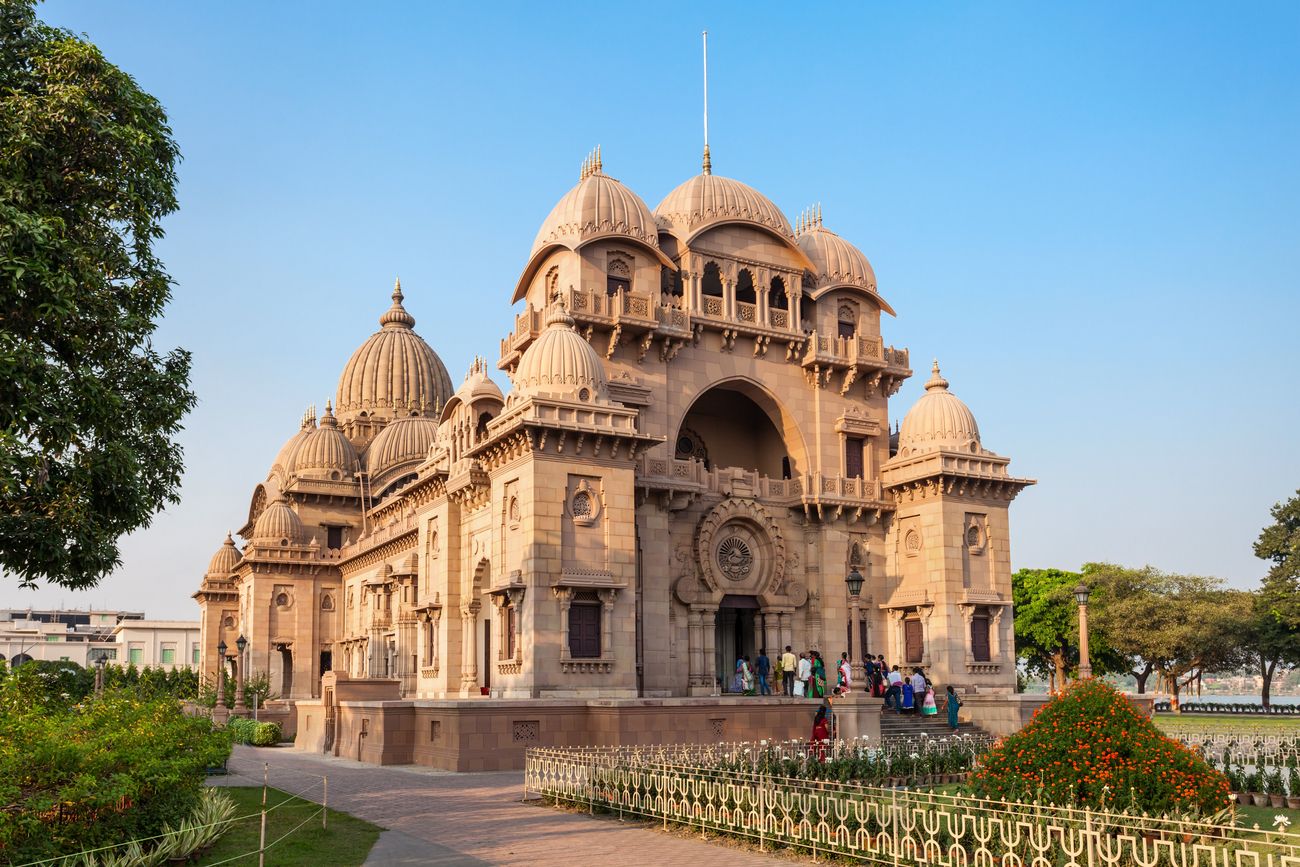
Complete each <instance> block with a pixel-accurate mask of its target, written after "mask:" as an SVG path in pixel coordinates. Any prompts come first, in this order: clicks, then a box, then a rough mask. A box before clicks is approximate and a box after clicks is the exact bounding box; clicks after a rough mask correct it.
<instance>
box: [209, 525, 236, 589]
mask: <svg viewBox="0 0 1300 867" xmlns="http://www.w3.org/2000/svg"><path fill="white" fill-rule="evenodd" d="M240 559H242V558H241V556H240V553H239V549H238V548H236V547H235V540H234V539H232V538H231V537H230V534H229V533H227V534H226V541H224V542H222V543H221V547H220V548H218V549H217V553H215V554H213V555H212V559H211V560H210V561H208V574H209V575H212V576H214V577H222V578H224V577H225V576H227V575H229V574H230V573H231V572H234V571H235V567H236V566H238V565H239V561H240Z"/></svg>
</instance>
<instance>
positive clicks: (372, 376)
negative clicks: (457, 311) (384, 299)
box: [335, 280, 451, 422]
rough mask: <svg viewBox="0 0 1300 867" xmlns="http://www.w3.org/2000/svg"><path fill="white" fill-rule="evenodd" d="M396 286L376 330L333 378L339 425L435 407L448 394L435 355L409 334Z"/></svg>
mask: <svg viewBox="0 0 1300 867" xmlns="http://www.w3.org/2000/svg"><path fill="white" fill-rule="evenodd" d="M404 297H405V296H403V295H402V282H401V281H400V280H399V281H397V285H396V287H395V288H394V289H393V305H392V307H390V308H389V309H388V310H387V311H386V312H385V313H384V314H383V315H382V316H380V317H379V325H380V329H379V331H376V332H375V333H374V334H372V335H370V337H369V338H367V340H366V342H365V343H363V344H361V346H360V347H359V348H358V349H357V351H356V352H354V353H352V357H351V358H350V359H349V360H348V363H347V366H346V367H344V368H343V375H342V376H340V377H339V387H338V394H337V400H336V401H335V407H336V409H337V410H338V414H339V420H340V421H344V422H346V421H349V420H351V419H352V418H355V417H356V416H357V415H359V414H361V413H363V412H364V413H369V414H370V415H374V414H375V413H376V411H378V412H379V414H380V415H384V416H388V417H392V415H394V414H395V413H396V411H397V410H399V409H401V408H403V407H408V406H429V407H437V406H441V405H442V404H443V403H444V402H445V401H446V400H447V398H449V397H450V396H451V377H450V376H448V375H447V368H446V367H444V366H443V364H442V360H441V359H439V358H438V355H437V353H435V352H434V351H433V349H432V348H430V346H429V344H427V343H425V342H424V340H423V339H422V338H421V337H420V335H418V334H416V333H415V331H414V330H413V329H414V327H415V317H414V316H412V315H411V314H410V313H408V312H407V311H406V308H405V307H403V306H402V299H403V298H404Z"/></svg>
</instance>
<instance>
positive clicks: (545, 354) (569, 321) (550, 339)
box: [514, 304, 609, 401]
mask: <svg viewBox="0 0 1300 867" xmlns="http://www.w3.org/2000/svg"><path fill="white" fill-rule="evenodd" d="M514 383H515V391H516V392H518V393H519V394H520V395H546V396H548V397H558V398H563V399H566V400H581V401H591V400H605V399H607V397H608V394H609V378H608V377H607V376H606V375H605V367H604V365H603V364H601V361H600V356H599V355H597V354H596V350H594V349H592V348H591V344H590V343H588V342H587V341H586V340H584V339H583V337H582V335H581V334H579V333H578V332H577V330H576V329H575V328H574V327H573V317H572V316H570V315H569V312H568V311H567V310H565V309H564V305H563V304H555V305H553V306H552V307H551V311H550V312H549V313H548V314H547V315H546V328H545V329H544V330H543V331H542V333H541V334H540V335H539V336H538V337H537V339H536V340H535V341H533V343H532V345H531V346H529V347H528V348H527V349H526V350H524V354H523V357H522V358H520V359H519V367H518V369H517V370H515V376H514ZM584 391H585V392H586V394H585V396H584Z"/></svg>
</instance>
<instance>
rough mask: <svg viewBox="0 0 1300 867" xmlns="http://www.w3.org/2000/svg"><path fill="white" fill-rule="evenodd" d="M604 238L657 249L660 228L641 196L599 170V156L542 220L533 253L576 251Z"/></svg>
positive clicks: (585, 168)
mask: <svg viewBox="0 0 1300 867" xmlns="http://www.w3.org/2000/svg"><path fill="white" fill-rule="evenodd" d="M603 237H623V238H631V239H632V240H635V241H638V242H640V243H642V244H645V245H646V246H648V247H654V248H655V249H658V248H659V227H658V226H657V224H656V223H655V218H654V215H653V214H651V213H650V209H649V208H648V207H646V203H645V202H643V201H641V197H640V196H638V195H637V194H636V193H634V192H632V191H631V190H629V189H628V188H627V187H625V186H623V185H622V184H621V183H619V182H618V181H617V180H615V179H614V178H611V177H610V176H609V175H607V174H604V173H603V172H602V171H601V165H600V161H599V156H597V157H596V161H595V162H594V163H593V164H591V165H588V166H584V167H583V171H582V178H581V180H579V181H578V185H577V186H576V187H574V188H573V189H571V190H569V191H568V192H567V193H565V194H564V197H563V198H561V199H560V201H559V202H557V203H556V205H555V207H554V208H552V209H551V213H550V214H549V215H548V216H547V217H546V219H545V220H544V221H542V228H541V229H540V230H539V231H538V232H537V238H536V239H535V240H534V241H533V250H532V252H533V253H536V252H537V251H538V250H540V249H542V248H543V247H546V246H549V245H551V244H562V245H564V246H565V247H568V248H569V249H570V250H576V249H578V248H579V247H581V246H582V245H583V244H585V243H587V242H588V241H591V240H594V239H596V238H603Z"/></svg>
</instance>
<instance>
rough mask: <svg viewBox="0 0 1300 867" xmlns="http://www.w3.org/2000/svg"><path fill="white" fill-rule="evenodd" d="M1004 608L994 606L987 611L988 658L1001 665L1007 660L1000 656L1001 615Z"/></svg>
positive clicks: (1004, 611) (1003, 612)
mask: <svg viewBox="0 0 1300 867" xmlns="http://www.w3.org/2000/svg"><path fill="white" fill-rule="evenodd" d="M1006 611H1007V609H1006V608H994V609H993V610H992V611H990V612H989V659H991V660H993V661H994V662H996V663H998V664H999V665H1002V664H1004V663H1006V662H1007V661H1008V660H1005V659H1003V658H1002V615H1003V614H1005V613H1006Z"/></svg>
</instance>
